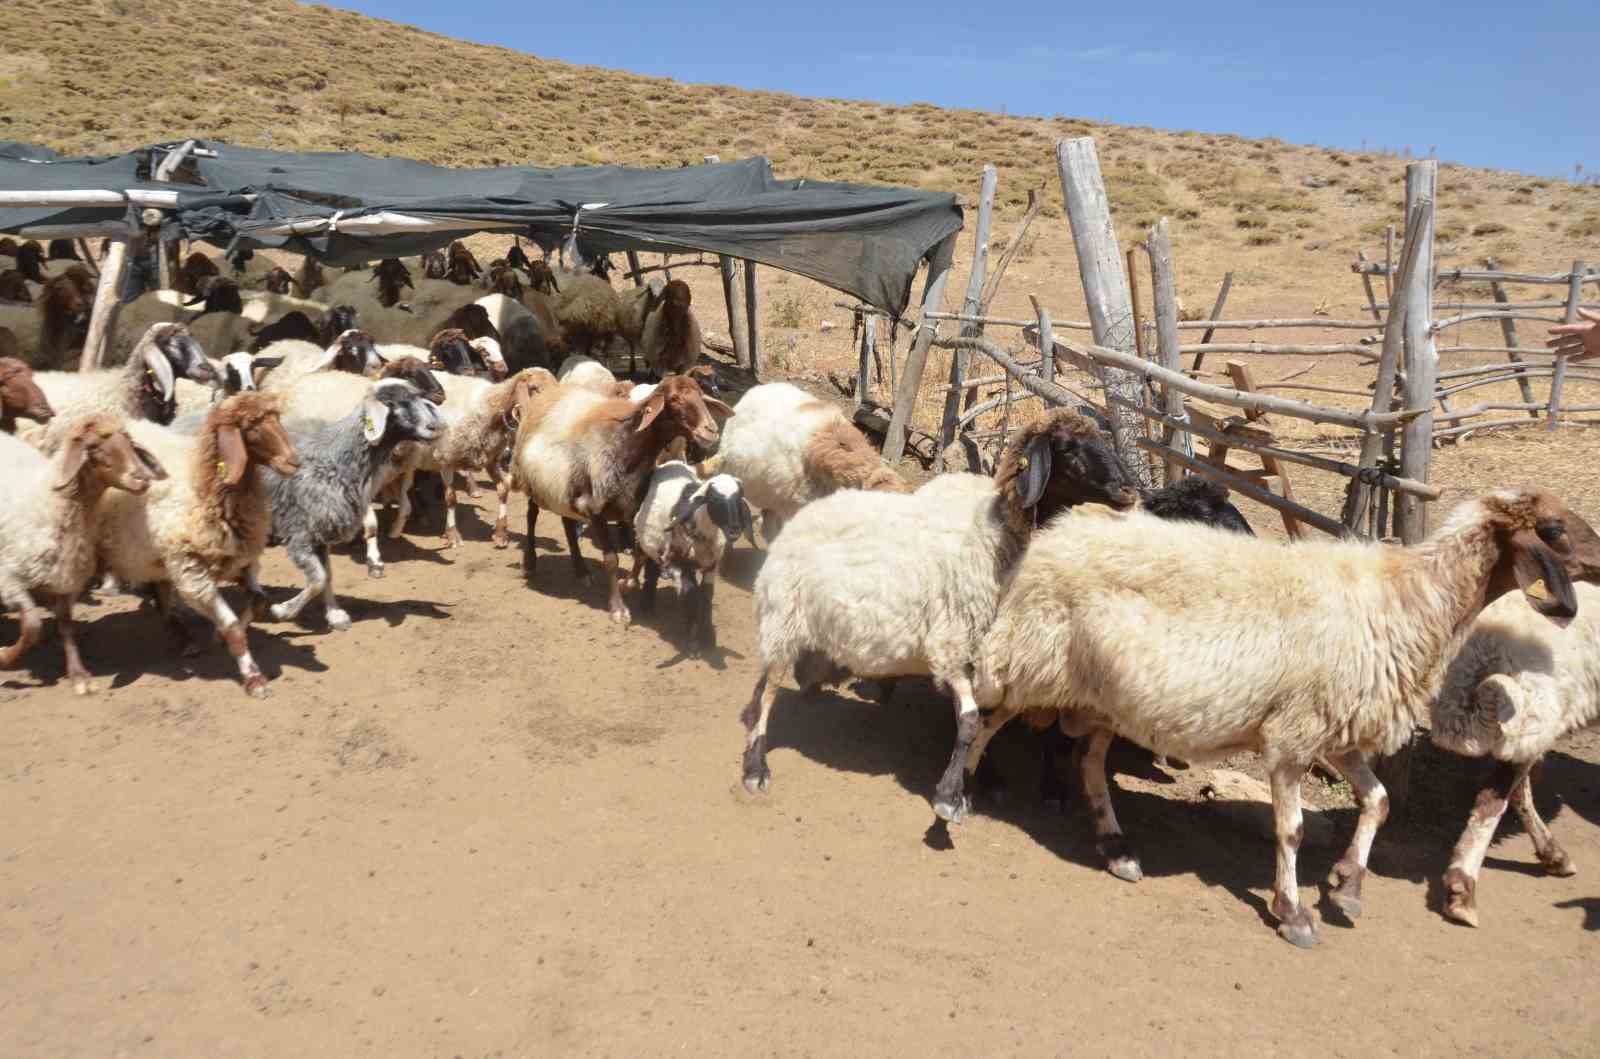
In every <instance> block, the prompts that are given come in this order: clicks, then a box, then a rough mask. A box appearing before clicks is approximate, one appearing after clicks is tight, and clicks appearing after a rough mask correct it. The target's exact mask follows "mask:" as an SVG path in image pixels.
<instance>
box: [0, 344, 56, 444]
mask: <svg viewBox="0 0 1600 1059" xmlns="http://www.w3.org/2000/svg"><path fill="white" fill-rule="evenodd" d="M4 346H5V342H4V341H0V432H4V433H7V434H14V433H16V430H17V420H18V419H31V420H33V421H34V422H35V423H48V422H49V421H50V420H51V419H52V418H53V417H54V416H55V414H56V413H55V409H53V408H51V407H50V399H49V398H48V397H46V396H45V395H44V391H43V390H41V389H39V384H38V383H36V382H34V381H33V369H32V368H30V367H28V365H26V364H24V363H23V362H22V361H21V360H18V359H17V358H15V357H12V356H9V355H8V354H6V353H5V350H4Z"/></svg>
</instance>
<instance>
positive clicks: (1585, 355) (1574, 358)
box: [1545, 309, 1600, 364]
mask: <svg viewBox="0 0 1600 1059" xmlns="http://www.w3.org/2000/svg"><path fill="white" fill-rule="evenodd" d="M1578 315H1579V316H1581V317H1582V318H1583V319H1584V320H1586V321H1588V322H1587V323H1581V324H1557V325H1556V326H1555V327H1552V328H1551V329H1550V335H1551V337H1550V340H1549V341H1547V342H1546V343H1545V345H1547V346H1549V347H1550V348H1551V349H1552V350H1554V351H1555V352H1556V353H1557V354H1558V355H1564V356H1565V357H1566V358H1567V363H1569V364H1575V363H1577V362H1579V361H1584V360H1589V359H1591V358H1593V357H1600V312H1595V311H1594V310H1592V309H1579V310H1578Z"/></svg>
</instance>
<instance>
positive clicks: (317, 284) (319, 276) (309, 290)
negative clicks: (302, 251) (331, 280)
mask: <svg viewBox="0 0 1600 1059" xmlns="http://www.w3.org/2000/svg"><path fill="white" fill-rule="evenodd" d="M296 282H298V283H299V284H300V293H301V294H302V295H303V296H305V297H307V298H309V297H311V296H312V295H313V294H315V293H316V292H317V291H318V290H320V289H321V288H323V287H325V286H327V284H328V277H327V275H326V274H325V273H324V272H323V271H322V262H320V261H318V260H317V259H316V258H314V257H312V256H310V255H309V254H308V255H306V257H305V259H304V260H303V261H301V262H300V275H299V277H298V278H297V280H296Z"/></svg>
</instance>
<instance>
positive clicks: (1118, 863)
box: [1106, 857, 1144, 882]
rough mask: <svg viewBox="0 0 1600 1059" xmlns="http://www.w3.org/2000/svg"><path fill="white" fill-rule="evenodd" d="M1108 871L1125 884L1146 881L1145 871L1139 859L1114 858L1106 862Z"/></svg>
mask: <svg viewBox="0 0 1600 1059" xmlns="http://www.w3.org/2000/svg"><path fill="white" fill-rule="evenodd" d="M1106 871H1108V872H1110V873H1111V874H1112V875H1115V876H1116V877H1117V878H1119V879H1121V880H1122V881H1123V882H1142V881H1143V880H1144V869H1143V868H1141V867H1140V866H1139V859H1138V858H1137V857H1113V858H1112V859H1111V860H1109V861H1107V862H1106Z"/></svg>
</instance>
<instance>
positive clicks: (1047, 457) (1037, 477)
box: [1017, 434, 1055, 508]
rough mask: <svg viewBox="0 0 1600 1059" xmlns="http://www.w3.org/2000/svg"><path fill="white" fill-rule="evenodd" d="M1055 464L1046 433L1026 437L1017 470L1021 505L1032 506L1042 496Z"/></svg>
mask: <svg viewBox="0 0 1600 1059" xmlns="http://www.w3.org/2000/svg"><path fill="white" fill-rule="evenodd" d="M1054 464H1055V453H1054V452H1052V451H1051V448H1050V436H1049V435H1048V434H1036V435H1034V436H1033V437H1031V438H1029V439H1028V444H1027V446H1026V447H1024V448H1023V450H1022V467H1021V468H1020V469H1019V470H1018V472H1017V477H1019V478H1020V479H1021V480H1022V481H1021V494H1022V506H1023V507H1024V508H1032V507H1034V506H1036V505H1037V504H1038V503H1039V501H1040V500H1041V499H1043V497H1044V490H1045V486H1047V485H1049V484H1050V471H1051V468H1052V467H1053V466H1054Z"/></svg>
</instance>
